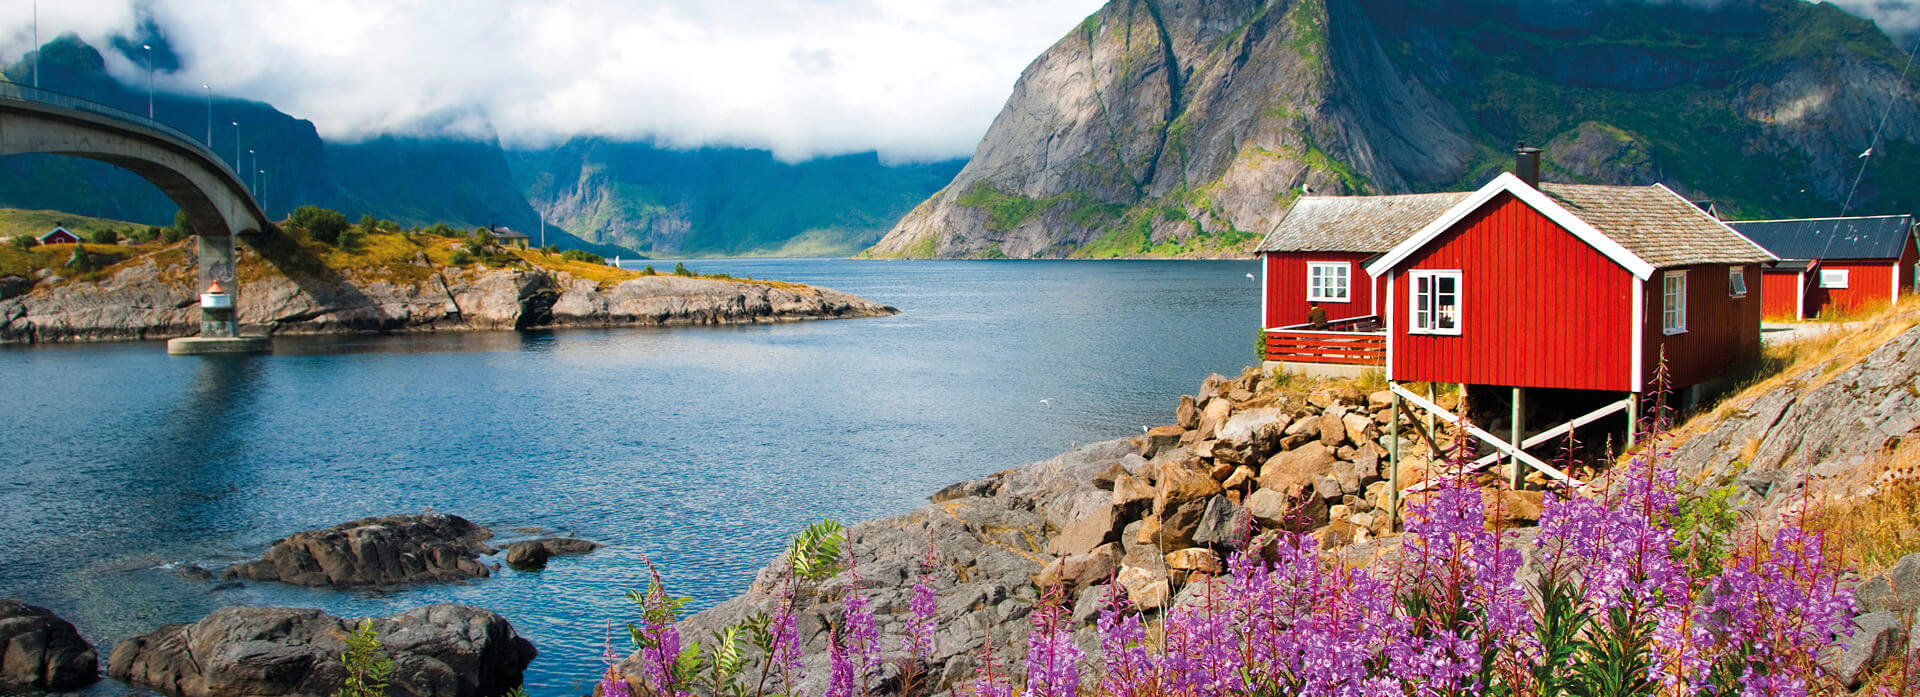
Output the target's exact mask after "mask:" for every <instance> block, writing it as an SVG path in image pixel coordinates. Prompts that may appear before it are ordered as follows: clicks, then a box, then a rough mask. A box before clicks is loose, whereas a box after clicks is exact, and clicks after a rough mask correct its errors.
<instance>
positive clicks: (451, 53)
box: [0, 0, 1920, 160]
mask: <svg viewBox="0 0 1920 697" xmlns="http://www.w3.org/2000/svg"><path fill="white" fill-rule="evenodd" d="M1575 1H1578V0H1575ZM1654 1H1668V2H1671V1H1682V2H1736V1H1741V0H1654ZM31 2H32V0H0V3H4V6H5V7H7V11H6V12H5V13H3V14H0V58H4V59H6V60H9V61H11V60H15V59H17V58H18V57H19V56H20V55H22V54H23V53H24V52H25V51H26V50H27V47H28V46H29V45H30V41H29V32H30V26H31V23H30V13H28V12H24V11H22V12H16V11H15V10H16V9H19V10H26V9H27V7H26V6H27V5H29V4H30V3H31ZM1916 2H1920V0H1839V4H1840V5H1841V6H1842V7H1845V8H1847V9H1848V10H1850V11H1852V12H1855V13H1856V14H1861V15H1863V16H1868V17H1872V18H1875V19H1876V20H1877V21H1879V22H1880V23H1881V25H1882V26H1883V27H1884V28H1886V29H1887V30H1888V31H1890V32H1895V33H1901V34H1908V35H1911V34H1912V33H1913V32H1914V31H1915V30H1916V29H1920V7H1917V6H1916ZM38 4H39V13H40V38H41V40H42V41H45V40H47V39H50V38H51V37H52V36H54V35H56V34H59V33H63V32H74V33H77V34H79V35H80V36H81V37H82V38H84V39H86V40H87V41H88V42H90V43H92V44H94V45H95V46H97V47H104V46H106V45H107V44H108V41H109V39H110V37H112V36H113V35H115V34H118V33H127V32H129V31H130V30H131V28H132V27H133V26H134V25H135V24H136V23H137V22H138V21H139V11H138V9H137V8H138V7H140V6H142V5H144V6H146V7H147V8H148V9H149V10H150V11H151V13H152V15H153V18H154V20H155V21H156V22H157V23H158V24H159V26H160V27H161V29H162V30H163V31H164V32H165V33H166V34H167V36H168V38H169V40H170V41H171V42H172V43H173V46H174V48H175V50H176V52H177V53H179V54H180V55H181V57H182V59H183V63H184V68H183V69H182V71H181V72H180V73H178V74H175V75H171V76H162V77H161V86H162V88H163V89H168V88H171V89H173V90H174V91H178V92H182V93H189V94H197V93H198V92H199V90H200V85H201V83H208V84H211V85H213V86H214V90H215V91H216V92H218V93H220V94H224V95H233V96H240V97H246V98H251V99H259V100H262V101H266V102H270V103H272V104H273V105H275V106H277V107H279V108H280V109H281V110H282V111H286V112H288V113H290V114H293V115H295V116H298V117H302V118H307V119H310V120H312V121H313V122H314V124H315V126H316V127H317V128H318V129H319V130H320V132H321V134H322V135H323V136H326V137H327V138H330V139H336V140H352V139H356V138H362V137H371V136H373V135H378V134H383V133H420V132H444V131H448V130H454V131H464V132H469V133H485V132H486V131H487V130H488V129H489V128H491V129H493V130H494V131H497V133H498V134H499V135H500V137H501V138H502V139H504V140H506V141H507V142H509V143H512V144H517V145H541V144H546V143H550V142H552V141H554V140H557V139H562V138H565V137H567V136H570V135H575V134H599V135H610V136H616V137H621V138H631V139H643V138H652V139H654V140H656V141H658V142H661V143H663V144H667V145H673V146H689V147H690V146H700V145H739V146H749V147H760V148H767V149H771V150H773V151H774V152H775V154H776V155H778V156H779V157H781V158H783V159H788V160H795V159H805V158H808V157H813V156H817V155H823V154H838V153H846V152H858V151H865V150H878V151H880V152H881V153H882V154H883V155H884V156H886V157H888V158H889V159H894V160H927V159H938V158H948V157H959V156H965V155H968V154H970V153H971V152H972V150H973V147H974V145H975V144H977V143H978V141H979V138H980V136H981V135H982V134H983V133H985V131H986V128H987V125H988V124H989V123H990V122H991V121H992V119H993V116H994V115H995V114H996V113H997V112H998V111H999V109H1000V107H1001V105H1002V104H1004V103H1005V101H1006V98H1007V95H1008V94H1009V92H1010V91H1011V88H1012V86H1013V82H1014V80H1015V79H1016V78H1017V77H1018V76H1019V73H1020V70H1021V69H1022V68H1024V67H1025V66H1026V64H1027V63H1028V62H1030V61H1031V60H1033V58H1034V57H1036V56H1038V55H1039V54H1040V52H1041V51H1043V50H1045V49H1046V47H1047V46H1049V45H1051V44H1052V43H1053V42H1054V41H1056V40H1058V39H1059V38H1060V37H1061V36H1063V35H1065V34H1066V33H1067V32H1068V31H1069V30H1070V29H1071V28H1072V27H1073V26H1075V25H1076V24H1078V23H1079V21H1080V20H1081V19H1082V18H1083V17H1085V16H1086V15H1088V14H1090V13H1092V12H1093V11H1094V10H1096V9H1098V8H1099V6H1100V5H1101V4H1102V2H1101V0H647V1H644V2H642V1H619V0H457V1H451V0H41V2H39V3H38ZM108 60H109V68H110V69H112V70H114V71H115V72H116V74H118V75H120V76H121V77H122V78H123V79H125V80H128V81H130V82H137V81H138V80H140V79H141V78H142V77H143V76H142V75H140V67H139V66H138V65H136V64H134V63H132V62H130V61H126V60H123V59H119V58H118V57H116V56H112V55H109V59H108Z"/></svg>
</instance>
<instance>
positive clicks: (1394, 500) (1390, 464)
mask: <svg viewBox="0 0 1920 697" xmlns="http://www.w3.org/2000/svg"><path fill="white" fill-rule="evenodd" d="M1387 386H1388V391H1389V392H1391V393H1392V394H1393V413H1392V416H1390V417H1389V418H1388V419H1387V521H1388V523H1389V524H1391V525H1394V526H1396V527H1397V526H1399V524H1400V393H1399V392H1398V391H1394V390H1393V388H1395V387H1398V386H1399V383H1395V382H1391V381H1389V382H1388V383H1387Z"/></svg>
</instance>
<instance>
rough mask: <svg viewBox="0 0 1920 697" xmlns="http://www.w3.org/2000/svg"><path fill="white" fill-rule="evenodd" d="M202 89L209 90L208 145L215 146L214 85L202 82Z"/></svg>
mask: <svg viewBox="0 0 1920 697" xmlns="http://www.w3.org/2000/svg"><path fill="white" fill-rule="evenodd" d="M200 89H203V90H206V91H207V147H209V148H211V147H213V85H208V84H201V85H200Z"/></svg>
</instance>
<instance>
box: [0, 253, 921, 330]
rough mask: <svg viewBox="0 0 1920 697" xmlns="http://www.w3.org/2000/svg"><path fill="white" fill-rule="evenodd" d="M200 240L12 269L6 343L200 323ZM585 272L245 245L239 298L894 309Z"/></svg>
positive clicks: (819, 314)
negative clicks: (344, 259) (350, 259)
mask: <svg viewBox="0 0 1920 697" xmlns="http://www.w3.org/2000/svg"><path fill="white" fill-rule="evenodd" d="M189 244H190V242H189V243H182V244H177V245H173V246H169V247H166V248H161V249H158V250H156V251H153V252H151V253H147V254H144V255H142V256H139V257H136V258H133V259H130V260H128V261H126V262H124V263H121V264H119V265H117V266H115V267H113V268H111V269H109V270H108V271H106V272H103V273H102V275H101V276H100V277H99V278H98V279H97V280H95V281H92V282H87V281H79V280H62V279H60V278H59V277H58V275H57V274H53V273H50V271H51V270H42V272H41V275H42V276H43V277H41V278H34V279H28V278H26V277H20V276H9V277H7V278H6V279H4V280H5V281H6V283H3V284H0V288H4V290H3V291H0V344H32V343H51V342H82V341H127V340H151V339H165V338H171V337H177V336H188V335H191V334H195V333H198V331H199V322H200V308H199V306H198V302H199V295H198V289H196V288H195V287H194V283H193V278H194V275H193V270H192V266H193V261H194V260H193V256H192V254H191V247H190V246H188V245H189ZM607 271H609V272H612V273H613V274H615V275H617V276H619V277H620V278H623V279H624V280H616V281H603V280H595V279H592V278H585V277H582V276H579V275H576V274H573V273H569V272H567V271H564V270H560V269H549V268H543V267H540V266H527V267H504V268H493V267H488V266H486V265H483V264H474V265H471V266H446V265H436V264H434V263H432V262H431V261H429V260H428V259H427V258H426V256H425V255H419V256H417V257H416V258H415V259H414V260H412V261H409V262H400V263H396V264H393V265H392V266H391V268H384V269H378V270H375V271H372V272H369V271H360V272H322V273H314V272H311V271H293V272H283V270H282V269H281V268H279V267H278V266H276V265H275V264H273V263H270V262H268V261H267V260H265V259H263V258H261V256H260V255H259V254H256V253H253V252H251V251H248V250H245V249H244V248H243V250H242V252H241V260H240V268H239V275H240V278H241V281H242V287H241V289H240V294H239V298H238V302H237V307H238V313H239V320H240V324H241V330H242V332H244V333H249V334H269V335H277V334H338V333H366V332H380V333H401V332H437V331H470V330H490V329H491V330H497V329H540V328H603V327H650V326H680V325H719V324H753V323H766V322H789V321H800V320H813V319H845V318H857V317H883V316H887V315H893V314H897V313H898V312H899V311H898V310H897V309H895V308H893V307H889V306H887V305H882V304H880V303H876V302H873V301H870V300H867V299H865V298H862V297H859V296H856V295H853V294H850V293H842V292H840V291H836V290H831V289H827V288H818V287H813V286H805V285H799V284H792V283H780V282H774V281H750V280H741V279H723V278H703V277H697V276H696V277H682V276H664V275H656V276H639V275H637V274H633V273H632V272H625V271H619V270H615V269H611V268H609V269H607Z"/></svg>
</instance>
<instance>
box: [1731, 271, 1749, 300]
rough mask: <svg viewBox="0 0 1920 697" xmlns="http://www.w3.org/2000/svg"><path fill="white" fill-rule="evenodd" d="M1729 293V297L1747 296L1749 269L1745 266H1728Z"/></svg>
mask: <svg viewBox="0 0 1920 697" xmlns="http://www.w3.org/2000/svg"><path fill="white" fill-rule="evenodd" d="M1727 295H1728V296H1729V297H1735V298H1744V297H1747V269H1746V267H1744V266H1729V267H1727Z"/></svg>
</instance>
